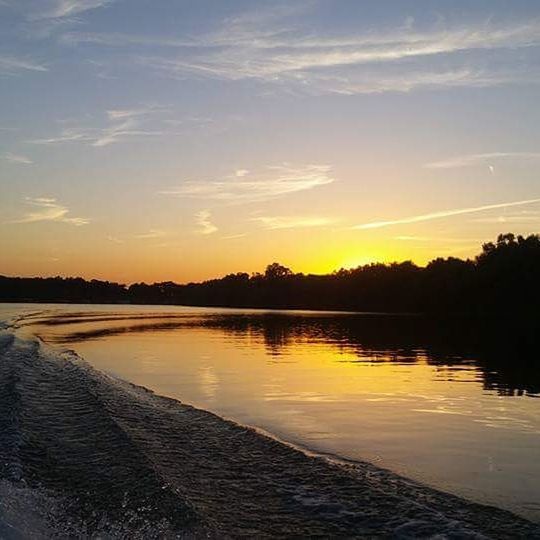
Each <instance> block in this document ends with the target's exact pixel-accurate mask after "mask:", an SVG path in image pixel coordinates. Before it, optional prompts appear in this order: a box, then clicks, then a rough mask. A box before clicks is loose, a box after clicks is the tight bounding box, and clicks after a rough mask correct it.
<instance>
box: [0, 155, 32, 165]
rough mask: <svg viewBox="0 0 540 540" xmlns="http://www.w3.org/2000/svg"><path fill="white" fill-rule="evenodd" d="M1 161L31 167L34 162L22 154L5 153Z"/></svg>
mask: <svg viewBox="0 0 540 540" xmlns="http://www.w3.org/2000/svg"><path fill="white" fill-rule="evenodd" d="M2 159H4V160H5V161H9V162H10V163H16V164H18V165H32V164H33V163H34V162H33V161H32V160H31V159H30V158H29V157H27V156H24V155H22V154H12V153H11V152H7V153H6V154H4V155H3V156H2Z"/></svg>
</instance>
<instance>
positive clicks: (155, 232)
mask: <svg viewBox="0 0 540 540" xmlns="http://www.w3.org/2000/svg"><path fill="white" fill-rule="evenodd" d="M164 236H167V232H166V231H163V230H161V229H150V230H149V231H147V232H144V233H140V234H135V235H134V238H139V239H143V240H145V239H149V238H163V237H164Z"/></svg>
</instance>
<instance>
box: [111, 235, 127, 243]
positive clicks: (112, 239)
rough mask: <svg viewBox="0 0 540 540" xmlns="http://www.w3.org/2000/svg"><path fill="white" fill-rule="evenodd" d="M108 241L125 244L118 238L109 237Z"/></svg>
mask: <svg viewBox="0 0 540 540" xmlns="http://www.w3.org/2000/svg"><path fill="white" fill-rule="evenodd" d="M107 240H108V241H109V242H112V243H113V244H123V243H124V241H123V240H122V239H121V238H118V237H116V236H107Z"/></svg>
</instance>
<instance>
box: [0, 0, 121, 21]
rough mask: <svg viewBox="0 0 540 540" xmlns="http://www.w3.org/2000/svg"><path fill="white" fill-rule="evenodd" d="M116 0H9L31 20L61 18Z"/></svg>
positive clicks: (9, 2)
mask: <svg viewBox="0 0 540 540" xmlns="http://www.w3.org/2000/svg"><path fill="white" fill-rule="evenodd" d="M113 1H114V0H9V1H8V2H7V5H10V6H13V7H14V8H15V9H17V10H18V11H19V12H22V13H23V14H24V15H25V17H26V18H27V19H29V20H32V21H33V20H41V19H61V18H65V17H73V16H75V15H80V14H81V13H84V12H85V11H90V10H92V9H97V8H101V7H105V6H107V5H110V4H112V3H113Z"/></svg>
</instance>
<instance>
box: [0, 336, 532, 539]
mask: <svg viewBox="0 0 540 540" xmlns="http://www.w3.org/2000/svg"><path fill="white" fill-rule="evenodd" d="M0 433H1V437H0V536H1V537H7V538H25V537H29V536H30V537H35V538H40V537H43V538H50V537H73V536H75V537H80V538H93V537H101V538H103V537H109V538H167V537H181V538H227V537H232V538H239V537H255V538H272V537H274V538H275V537H347V538H353V537H354V538H365V537H398V538H409V537H410V538H418V537H432V536H435V535H440V536H439V537H448V538H457V537H459V538H484V537H494V538H515V537H528V538H534V537H537V538H540V527H539V526H538V525H535V524H533V523H530V522H528V521H526V520H524V519H522V518H519V517H517V516H514V515H513V514H511V513H509V512H507V511H503V510H498V509H495V508H491V507H486V506H482V505H478V504H474V503H469V502H467V501H464V500H462V499H460V498H458V497H455V496H452V495H448V494H444V493H441V492H439V491H436V490H433V489H430V488H427V487H425V486H422V485H420V484H417V483H415V482H412V481H409V480H406V479H404V478H401V477H399V476H397V475H395V474H393V473H391V472H389V471H385V470H382V469H379V468H377V467H375V466H373V465H371V464H368V463H354V464H352V463H351V464H338V463H334V462H332V461H331V460H328V459H324V458H322V457H317V456H311V455H307V454H305V453H303V452H301V451H300V450H299V449H296V448H293V447H291V446H288V445H286V444H283V443H282V442H280V441H277V440H275V439H272V438H270V437H267V436H265V435H263V434H261V433H259V432H257V431H255V430H253V429H250V428H248V427H245V426H240V425H238V424H235V423H234V422H232V421H229V420H225V419H222V418H220V417H218V416H216V415H214V414H212V413H210V412H207V411H203V410H200V409H196V408H193V407H191V406H189V405H186V404H183V403H180V402H178V401H176V400H173V399H170V398H165V397H162V396H158V395H156V394H154V393H153V392H151V391H149V390H147V389H145V388H143V387H138V386H135V385H132V384H130V383H128V382H125V381H122V380H118V379H115V378H113V377H111V376H109V375H107V374H104V373H101V372H99V371H97V370H95V369H93V368H92V367H91V366H89V365H88V364H87V363H86V362H85V361H84V360H83V359H82V358H80V357H79V356H77V355H76V354H75V353H74V352H72V351H59V350H57V349H54V348H51V347H49V346H48V345H45V344H44V343H42V342H41V341H39V340H38V339H37V338H29V337H26V336H25V338H24V339H23V337H22V336H21V334H20V333H17V331H16V330H15V329H13V328H5V329H4V330H0Z"/></svg>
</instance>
